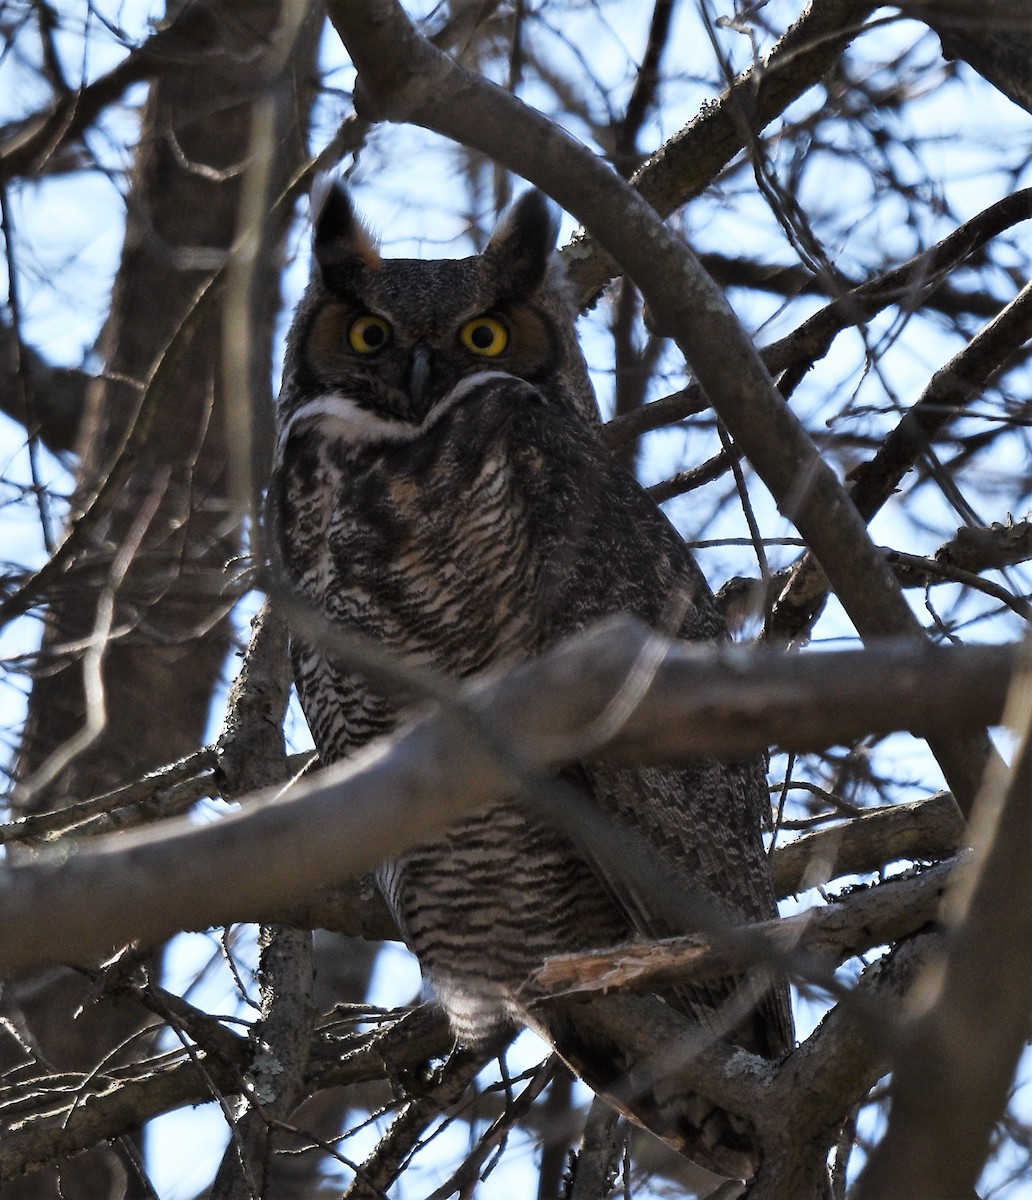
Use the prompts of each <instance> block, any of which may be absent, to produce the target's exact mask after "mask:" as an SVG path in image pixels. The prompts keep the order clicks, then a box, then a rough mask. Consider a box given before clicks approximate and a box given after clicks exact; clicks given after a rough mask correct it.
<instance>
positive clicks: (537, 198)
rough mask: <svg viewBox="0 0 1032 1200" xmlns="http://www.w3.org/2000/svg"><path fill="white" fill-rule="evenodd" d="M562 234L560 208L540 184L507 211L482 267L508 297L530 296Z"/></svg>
mask: <svg viewBox="0 0 1032 1200" xmlns="http://www.w3.org/2000/svg"><path fill="white" fill-rule="evenodd" d="M558 236H559V210H558V209H557V208H556V206H555V205H554V204H553V203H552V202H551V200H549V199H548V198H547V197H546V196H545V195H544V193H542V192H539V191H538V190H537V189H536V188H535V189H532V190H531V191H529V192H524V193H523V195H522V196H520V198H519V199H518V200H517V201H516V203H515V204H513V206H512V208H510V209H509V211H508V213H506V215H505V217H504V219H503V220H502V223H501V224H500V225H499V226H498V228H497V229H496V230H495V232H494V235H493V236H492V238H491V240H490V242H488V244H487V248H486V249H485V250H484V254H483V258H482V267H483V270H484V271H485V272H486V274H487V276H488V278H489V280H490V283H491V284H492V285H493V286H494V287H496V288H498V289H499V290H500V291H501V292H503V293H504V296H505V297H506V298H511V297H516V296H528V295H530V293H531V292H533V291H534V290H535V289H536V288H537V287H538V286H539V285H540V283H541V281H542V280H543V279H544V277H545V272H546V270H547V269H548V264H549V262H550V260H551V257H552V252H553V250H555V243H556V238H558Z"/></svg>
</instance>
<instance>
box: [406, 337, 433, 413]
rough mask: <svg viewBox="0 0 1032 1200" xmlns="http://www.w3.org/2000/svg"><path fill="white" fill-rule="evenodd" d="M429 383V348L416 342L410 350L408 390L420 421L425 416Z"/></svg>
mask: <svg viewBox="0 0 1032 1200" xmlns="http://www.w3.org/2000/svg"><path fill="white" fill-rule="evenodd" d="M429 382H430V347H429V346H427V345H426V344H425V343H424V342H418V343H417V344H416V346H415V347H414V348H413V350H412V358H411V360H410V362H409V378H408V384H409V387H408V390H409V399H410V400H411V401H412V408H413V411H414V412H415V414H416V416H417V417H419V419H420V420H421V421H422V419H423V418H424V417H425V416H426V413H427V409H428V408H429V405H425V404H424V397H425V396H426V392H427V384H428V383H429Z"/></svg>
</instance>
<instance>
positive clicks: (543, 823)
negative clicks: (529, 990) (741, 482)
mask: <svg viewBox="0 0 1032 1200" xmlns="http://www.w3.org/2000/svg"><path fill="white" fill-rule="evenodd" d="M557 232H558V228H557V223H556V219H555V216H554V214H553V212H552V210H551V208H550V206H549V204H548V202H547V201H546V200H545V199H544V198H543V197H542V196H541V195H540V194H539V193H537V192H529V193H527V194H526V195H525V196H523V198H522V199H520V200H519V201H518V202H517V203H516V204H515V206H514V207H513V209H512V210H511V212H510V213H509V215H508V217H507V219H506V220H505V221H504V222H503V223H502V224H501V226H500V227H499V228H498V230H497V231H496V232H495V234H494V236H493V237H492V239H491V241H490V243H489V244H488V246H487V248H486V249H485V250H484V252H483V253H482V254H480V255H478V256H475V257H472V258H466V259H461V260H442V261H435V262H423V261H414V260H407V259H396V260H385V259H383V258H381V257H380V254H379V252H378V250H377V248H376V245H375V243H374V242H373V240H372V239H371V238H370V236H369V235H368V234H367V233H366V231H365V230H364V228H363V226H362V225H361V223H360V221H359V220H358V219H357V218H356V216H355V213H354V211H353V208H352V206H351V202H350V200H349V198H348V196H347V195H346V193H345V192H343V191H342V190H341V189H340V188H337V187H334V188H332V189H330V190H329V192H328V194H327V196H326V198H325V200H324V202H323V204H322V207H321V210H320V212H319V215H318V217H317V220H316V225H315V235H314V260H315V262H314V269H313V275H312V280H311V283H310V285H309V288H308V290H307V292H306V294H305V296H304V298H303V299H302V301H301V303H300V305H299V307H298V310H297V313H296V316H295V318H294V323H293V326H292V329H291V331H290V335H289V338H288V343H287V356H286V366H285V371H284V378H283V386H282V390H281V393H280V397H279V403H278V426H279V451H278V460H277V467H276V473H275V478H274V481H273V486H272V492H271V503H272V506H273V512H274V514H275V521H276V525H277V527H278V549H279V554H280V556H281V560H282V566H283V569H284V571H285V573H286V576H287V578H288V579H289V581H290V583H291V585H292V586H293V587H294V588H295V589H296V590H297V592H298V593H300V594H301V595H302V596H303V597H305V598H306V600H307V602H308V604H309V606H310V607H312V608H314V609H315V610H316V611H317V612H318V613H319V614H321V615H322V616H323V617H325V619H326V621H327V622H328V623H329V624H330V625H331V626H332V625H343V626H347V627H348V628H352V629H357V630H361V631H362V632H364V633H366V634H368V635H370V636H372V637H373V638H376V639H379V640H380V641H382V643H383V644H384V645H385V646H387V647H389V648H390V649H391V650H393V651H395V652H398V653H400V654H402V655H404V656H406V657H407V658H408V659H409V660H410V661H412V662H414V663H424V664H432V665H433V666H434V667H436V668H437V669H438V670H441V671H444V672H447V673H449V674H450V675H452V676H454V677H457V678H470V677H475V676H478V675H481V674H483V673H484V672H487V671H490V670H493V669H497V668H499V667H502V666H504V665H506V664H512V663H515V662H518V661H520V660H523V659H526V658H528V657H529V656H532V655H536V654H539V653H541V652H542V651H544V650H546V649H547V648H548V647H550V646H554V645H555V644H556V643H558V642H560V641H562V640H563V639H564V638H566V637H569V636H570V635H571V634H573V633H575V632H576V631H578V630H580V629H582V628H584V627H585V626H586V625H588V624H590V623H591V622H593V621H595V620H597V619H598V618H601V617H603V616H606V615H610V614H614V613H633V614H636V615H637V616H638V617H640V618H641V619H643V620H644V621H646V622H648V623H650V624H651V625H652V626H653V627H655V628H657V629H662V630H664V631H666V632H674V633H679V634H680V636H682V637H684V638H689V639H706V640H714V641H716V640H721V639H725V638H726V636H727V635H726V632H725V630H724V628H723V626H722V623H721V620H720V617H719V615H718V613H717V610H716V608H715V605H714V602H713V598H712V596H711V593H710V591H709V589H708V587H707V585H706V582H705V580H704V579H703V576H702V574H701V572H700V570H699V568H698V566H697V565H696V563H695V561H694V560H693V558H692V556H691V555H690V553H689V552H688V550H687V549H686V548H685V546H684V544H683V542H682V540H681V538H680V537H679V536H678V534H677V533H676V531H675V530H674V529H673V527H672V526H671V525H670V524H669V523H668V522H667V520H666V518H665V517H664V516H663V514H662V513H661V512H660V511H659V510H658V509H657V508H656V506H655V505H654V504H653V503H652V501H651V500H650V499H649V498H648V497H647V496H646V494H645V493H644V492H643V491H642V489H641V488H640V487H639V486H638V484H637V483H636V482H635V480H634V479H633V478H631V477H630V476H629V475H628V474H626V473H625V471H624V470H623V469H622V468H621V467H620V466H619V465H618V464H617V463H616V462H615V461H614V459H613V458H612V457H611V456H610V454H609V453H608V452H607V451H606V449H605V448H604V446H603V445H602V442H601V440H600V438H599V418H598V413H597V409H596V404H595V397H594V393H593V390H592V387H591V384H590V382H589V379H588V373H587V369H586V367H585V363H584V359H583V357H582V355H581V352H580V348H579V346H578V342H577V338H576V335H575V331H574V313H573V311H572V307H571V303H570V299H569V296H568V292H567V288H566V286H565V283H564V279H563V276H562V271H561V268H560V265H559V262H558V259H557V257H556V256H555V254H554V249H555V241H556V236H557ZM671 614H673V629H671V620H672V617H671ZM292 657H293V663H294V672H295V678H296V681H297V687H298V692H299V694H300V698H301V705H302V708H303V709H304V712H305V715H306V717H307V719H308V723H309V725H310V726H311V730H312V734H313V736H314V738H315V742H316V745H317V747H318V749H319V752H320V755H321V756H322V759H323V761H324V762H332V761H334V760H337V759H340V758H343V757H346V756H347V755H349V754H352V753H354V752H355V750H356V749H357V748H359V747H361V746H362V745H364V744H365V743H366V742H368V741H369V740H370V739H371V738H373V737H375V736H377V735H379V734H382V733H384V732H386V731H388V730H389V729H390V728H391V727H392V726H393V725H394V724H395V723H396V720H397V714H396V712H395V710H394V708H393V707H392V705H391V704H390V703H389V702H388V701H387V700H386V699H385V698H384V697H382V696H380V695H377V694H376V693H375V691H373V690H372V689H371V688H370V687H368V686H367V685H366V684H365V683H364V682H363V680H362V679H361V678H360V677H359V676H357V675H355V674H354V673H352V672H349V671H348V669H347V668H346V667H345V666H342V665H340V664H337V663H335V662H334V661H333V658H332V656H331V655H329V654H327V653H325V652H324V651H323V650H320V649H318V648H316V647H313V646H311V645H307V644H306V643H305V641H304V639H303V637H294V639H293V642H292ZM567 777H568V779H569V781H570V785H571V786H575V787H578V788H579V789H581V791H582V792H584V793H586V794H587V795H588V796H590V798H591V799H592V800H593V802H594V804H595V805H596V806H597V808H598V810H599V811H600V812H601V813H603V814H605V818H606V819H607V820H608V821H609V822H611V823H613V824H615V825H616V826H617V827H618V828H629V829H630V830H632V831H634V834H633V836H634V837H636V839H637V840H638V842H640V843H641V844H644V845H646V846H647V847H649V849H650V851H651V852H653V853H654V856H655V861H656V864H657V868H659V869H660V873H661V874H664V875H665V876H666V877H667V878H668V879H669V878H672V879H674V880H677V881H680V883H681V884H683V887H684V889H685V890H686V891H690V892H692V893H693V894H696V895H699V894H701V895H703V896H705V897H707V898H709V900H710V901H711V902H712V905H713V906H714V907H715V908H716V909H717V910H718V911H720V912H721V913H723V914H725V915H726V917H727V918H728V919H730V920H731V921H732V922H735V923H738V922H741V921H755V920H762V919H765V918H769V917H772V916H774V915H775V914H776V908H775V904H774V899H773V896H772V893H771V886H770V880H769V876H768V872H767V865H766V859H765V855H764V848H763V844H762V840H761V828H762V825H763V823H764V821H765V819H767V817H769V804H768V800H767V792H766V787H765V780H764V772H763V765H762V763H760V762H759V761H748V762H736V763H716V762H699V763H698V764H696V765H694V766H691V767H684V768H657V767H642V768H637V769H628V768H617V767H615V766H613V765H610V764H607V763H605V762H588V763H585V764H583V765H581V766H580V767H578V768H577V769H576V770H574V771H571V772H569V773H568V775H567ZM618 857H619V856H617V855H612V854H610V855H601V856H599V855H596V854H594V853H593V852H592V850H591V848H590V846H589V845H588V844H587V840H582V839H580V838H577V837H576V836H573V837H570V836H566V835H564V834H563V833H560V832H559V831H558V830H557V829H555V828H553V827H552V826H551V825H550V824H549V823H548V822H547V820H545V819H543V818H541V817H540V816H539V815H536V813H534V812H532V811H531V810H529V809H528V808H527V807H526V806H524V805H523V804H521V803H520V801H519V799H518V798H513V800H512V801H511V802H509V803H505V804H501V805H498V806H497V807H494V808H492V809H490V810H489V811H486V812H483V813H481V814H479V815H477V816H475V817H473V818H471V819H469V820H465V821H463V822H462V823H461V824H460V825H457V826H455V827H454V828H452V829H450V830H448V831H447V833H446V834H444V835H442V836H441V838H440V839H439V840H438V841H435V842H433V843H432V844H430V845H424V846H420V847H418V848H416V849H414V850H412V851H410V852H409V853H406V854H404V855H403V856H402V857H400V858H399V859H398V860H397V861H394V862H391V863H388V864H386V865H385V866H384V867H383V868H382V870H381V872H380V875H379V880H380V886H381V888H382V890H383V892H384V895H385V897H386V899H387V901H388V903H389V905H390V907H391V908H392V910H393V911H394V913H395V915H396V917H397V921H398V925H399V927H400V929H401V930H402V932H403V934H404V936H405V938H406V940H407V942H408V944H409V945H410V947H411V948H412V950H413V951H414V952H415V954H416V955H417V956H418V958H419V961H420V964H421V966H422V969H423V972H424V975H425V976H426V978H427V979H428V981H429V983H430V984H431V986H432V989H433V991H434V992H435V994H436V996H437V998H438V999H439V1001H440V1003H441V1004H442V1005H443V1006H444V1008H445V1010H446V1011H447V1014H448V1016H449V1018H450V1020H451V1023H452V1026H453V1028H454V1030H455V1033H456V1035H457V1037H458V1038H459V1039H460V1040H461V1041H463V1042H466V1043H472V1042H475V1041H477V1040H478V1039H484V1038H486V1037H487V1036H488V1035H490V1034H492V1033H493V1032H495V1031H497V1029H498V1027H499V1026H501V1025H505V1024H511V1023H519V1022H520V1021H522V1020H525V1018H526V1013H525V1012H524V1011H523V1010H522V1009H521V1006H520V1002H519V998H518V995H517V993H518V989H519V987H520V985H521V984H522V983H523V982H524V981H525V979H526V978H527V976H528V975H529V974H530V972H531V971H532V970H533V969H534V968H535V967H537V966H538V965H539V964H540V963H541V961H542V960H543V959H544V958H545V957H547V956H550V955H555V954H561V953H567V952H571V951H577V950H584V949H589V948H598V947H605V946H610V945H614V944H616V943H619V942H621V941H625V940H627V939H629V938H632V937H635V936H644V937H646V938H655V937H662V936H667V935H670V934H673V933H681V932H690V928H685V922H684V921H683V920H682V921H679V920H678V919H677V918H676V917H673V918H672V917H671V915H670V906H669V904H668V903H666V902H665V901H663V900H662V899H660V898H657V896H656V894H655V891H654V889H652V888H650V886H649V881H648V880H646V879H643V878H642V877H641V872H640V869H639V868H634V869H631V870H621V866H620V863H619V861H618ZM632 857H633V856H632ZM660 890H662V889H660ZM746 993H747V989H746V987H745V985H744V983H743V981H742V980H735V979H729V980H727V981H724V982H722V983H720V984H718V985H709V986H706V987H695V988H687V989H683V990H681V991H676V992H672V993H670V994H669V995H667V996H666V997H665V1000H666V1001H667V1002H668V1003H669V1004H670V1005H671V1006H672V1007H673V1008H674V1009H676V1010H677V1011H679V1012H681V1013H684V1014H685V1015H686V1016H687V1017H690V1018H691V1019H692V1020H693V1021H696V1022H701V1023H702V1024H703V1025H704V1026H707V1027H709V1028H711V1029H713V1030H715V1031H717V1032H718V1033H719V1034H720V1035H721V1036H728V1037H730V1039H731V1040H732V1041H734V1042H735V1043H737V1044H739V1045H741V1046H743V1047H745V1048H747V1049H749V1050H752V1051H754V1052H756V1053H759V1054H763V1055H765V1056H768V1057H776V1056H779V1055H781V1054H782V1053H784V1052H785V1051H786V1050H787V1049H788V1047H789V1046H790V1045H791V1040H792V1024H791V1016H790V1009H789V1003H788V995H787V989H786V987H785V986H784V984H780V983H778V984H774V985H773V986H771V987H768V988H767V989H766V990H765V991H763V990H760V991H755V990H754V992H753V993H752V994H751V995H750V996H749V998H748V1002H747V1003H743V1002H742V1001H743V996H745V995H746ZM656 1003H658V1001H656ZM585 1011H586V1010H585ZM729 1012H730V1013H731V1015H730V1016H728V1013H729ZM535 1024H536V1027H537V1028H539V1030H541V1031H542V1032H544V1033H545V1034H546V1036H549V1037H550V1038H551V1040H552V1041H553V1043H554V1044H555V1046H556V1048H557V1049H558V1051H559V1052H560V1054H562V1055H563V1056H564V1057H565V1058H566V1059H567V1061H568V1062H569V1063H570V1065H571V1066H572V1067H573V1068H574V1070H576V1071H577V1072H578V1073H579V1074H580V1075H581V1076H582V1077H583V1078H585V1080H586V1081H587V1082H588V1083H589V1084H593V1085H594V1086H595V1087H596V1089H602V1090H605V1091H607V1094H612V1093H614V1092H617V1091H619V1086H618V1078H619V1075H620V1071H621V1070H622V1069H623V1068H624V1067H627V1069H628V1070H630V1069H631V1067H632V1066H633V1064H627V1063H626V1062H625V1060H624V1059H623V1058H622V1057H621V1049H620V1047H619V1046H614V1045H610V1044H608V1043H607V1041H606V1039H605V1038H604V1037H600V1036H599V1035H598V1033H597V1030H596V1031H593V1030H591V1029H590V1028H578V1022H577V1019H576V1016H575V1015H574V1016H570V1015H569V1014H568V1013H567V1014H566V1015H564V1016H561V1017H559V1016H557V1017H555V1018H554V1019H550V1018H548V1017H547V1016H546V1017H544V1018H538V1019H537V1020H536V1022H535ZM647 1090H648V1089H644V1090H642V1089H638V1091H637V1092H636V1093H635V1094H634V1095H632V1096H629V1097H628V1096H627V1095H624V1096H623V1098H622V1100H621V1104H622V1106H623V1107H624V1109H625V1110H626V1111H627V1112H628V1113H629V1114H630V1115H631V1116H632V1117H633V1118H635V1119H637V1120H638V1121H639V1122H641V1123H643V1124H645V1125H648V1126H651V1127H652V1128H653V1130H654V1131H655V1132H657V1133H660V1134H661V1135H662V1136H664V1137H666V1139H667V1140H668V1141H670V1142H672V1143H673V1144H675V1145H677V1146H679V1147H680V1148H682V1149H685V1150H686V1151H687V1152H689V1153H690V1154H691V1155H692V1156H693V1157H695V1158H697V1159H698V1160H700V1161H703V1162H704V1163H705V1164H706V1165H709V1166H711V1167H713V1168H714V1169H716V1170H720V1171H723V1172H724V1173H726V1174H736V1175H742V1174H744V1173H747V1171H748V1168H749V1167H750V1159H749V1153H750V1151H749V1148H748V1146H746V1145H745V1144H744V1141H743V1138H742V1137H741V1136H740V1134H739V1131H736V1128H735V1127H734V1123H733V1122H732V1123H731V1125H730V1127H725V1124H722V1123H721V1122H720V1121H715V1124H714V1120H715V1119H714V1118H713V1115H712V1113H711V1112H707V1111H706V1110H705V1109H704V1108H700V1107H699V1105H697V1104H696V1105H694V1106H693V1105H692V1104H691V1103H689V1102H688V1101H685V1102H684V1104H683V1106H682V1108H681V1109H677V1107H676V1105H677V1101H676V1099H675V1100H671V1098H670V1096H667V1097H666V1098H665V1099H664V1100H663V1101H662V1107H663V1111H659V1109H660V1107H661V1102H660V1100H659V1099H657V1097H656V1096H650V1095H648V1094H645V1093H646V1092H647ZM671 1104H674V1111H673V1112H671V1111H670V1106H671ZM708 1124H710V1125H713V1128H709V1129H707V1128H706V1126H707V1125H708ZM736 1139H737V1140H738V1142H739V1143H741V1144H737V1145H736ZM752 1165H755V1164H754V1163H752Z"/></svg>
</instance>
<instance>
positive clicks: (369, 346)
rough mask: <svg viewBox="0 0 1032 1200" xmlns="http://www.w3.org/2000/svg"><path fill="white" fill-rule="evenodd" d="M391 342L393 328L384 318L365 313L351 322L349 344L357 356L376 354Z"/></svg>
mask: <svg viewBox="0 0 1032 1200" xmlns="http://www.w3.org/2000/svg"><path fill="white" fill-rule="evenodd" d="M390 340H391V327H390V325H388V324H387V322H386V321H385V320H384V319H383V317H374V316H373V314H372V313H363V315H362V316H360V317H356V318H355V319H354V320H353V321H352V322H351V328H350V329H349V330H348V343H349V344H350V346H351V349H352V350H354V352H355V353H356V354H375V353H376V352H377V350H382V349H383V348H384V346H386V345H387V343H388V342H389V341H390Z"/></svg>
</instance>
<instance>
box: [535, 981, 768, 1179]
mask: <svg viewBox="0 0 1032 1200" xmlns="http://www.w3.org/2000/svg"><path fill="white" fill-rule="evenodd" d="M527 1019H528V1024H530V1025H531V1027H532V1028H533V1029H534V1030H535V1031H536V1032H537V1033H539V1034H540V1035H541V1036H543V1037H544V1038H546V1040H548V1041H549V1042H550V1043H551V1044H552V1046H553V1047H554V1048H555V1050H556V1052H557V1053H558V1054H559V1056H560V1057H561V1058H562V1059H563V1060H564V1061H565V1062H566V1064H567V1065H568V1066H569V1067H570V1069H571V1070H572V1071H574V1073H575V1074H576V1075H578V1076H579V1077H580V1078H581V1079H582V1080H583V1081H584V1082H585V1083H586V1084H587V1085H588V1086H589V1087H590V1088H591V1089H592V1090H593V1091H594V1092H595V1093H596V1094H598V1095H600V1096H601V1097H602V1098H603V1099H605V1100H606V1101H608V1102H609V1103H610V1104H612V1105H613V1107H614V1108H616V1109H618V1110H619V1111H620V1112H622V1113H623V1114H624V1116H626V1117H627V1118H628V1119H629V1120H631V1121H633V1122H634V1123H635V1124H636V1125H640V1126H642V1127H643V1128H644V1129H647V1130H648V1131H649V1132H650V1133H653V1134H655V1136H656V1137H658V1138H659V1139H660V1140H661V1141H663V1142H665V1143H666V1144H667V1145H668V1146H670V1147H671V1149H673V1150H676V1151H677V1152H678V1153H680V1154H683V1155H685V1156H686V1157H687V1158H690V1159H691V1160H692V1161H693V1162H696V1163H698V1164H699V1165H700V1166H703V1167H706V1168H707V1170H710V1171H714V1172H715V1173H716V1174H718V1175H724V1176H726V1177H727V1178H729V1179H749V1178H751V1177H752V1176H753V1175H754V1174H755V1173H756V1170H757V1168H758V1166H759V1162H760V1147H759V1142H758V1139H757V1137H756V1133H755V1130H754V1128H753V1126H752V1124H751V1122H750V1121H749V1119H748V1118H747V1117H746V1116H743V1115H740V1114H739V1113H734V1112H731V1111H729V1109H728V1108H727V1107H725V1106H723V1105H722V1104H721V1102H720V1097H719V1096H718V1095H712V1096H710V1095H703V1094H701V1093H700V1092H698V1091H696V1090H693V1088H692V1075H693V1073H696V1072H697V1071H698V1068H699V1066H700V1065H701V1063H702V1062H703V1060H707V1059H708V1060H712V1058H713V1056H715V1055H718V1056H720V1057H721V1058H726V1057H727V1055H728V1053H734V1051H733V1050H729V1048H728V1046H727V1044H726V1043H723V1042H720V1041H719V1040H718V1039H716V1038H715V1037H714V1035H713V1034H712V1033H710V1032H709V1031H707V1030H705V1029H703V1028H702V1027H701V1026H699V1025H695V1024H692V1023H689V1022H688V1021H687V1020H685V1018H683V1017H681V1016H680V1015H679V1014H678V1013H676V1012H674V1010H673V1009H671V1008H670V1007H669V1006H668V1005H666V1004H664V1003H663V1002H662V1001H661V1000H659V999H657V998H655V997H646V996H609V997H599V998H594V999H591V1000H588V1001H585V1002H580V1003H569V1004H564V1005H563V1007H562V1008H553V1007H549V1009H548V1010H547V1011H544V1010H543V1009H542V1008H539V1009H537V1011H535V1012H534V1013H531V1014H528V1018H527ZM706 1065H707V1066H708V1065H709V1063H708V1062H707V1063H706ZM693 1066H694V1067H695V1068H696V1072H693ZM706 1074H707V1078H712V1077H714V1075H717V1074H719V1073H718V1072H714V1071H707V1073H706ZM752 1078H753V1081H754V1082H755V1079H756V1074H755V1072H752ZM729 1098H730V1097H729Z"/></svg>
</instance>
